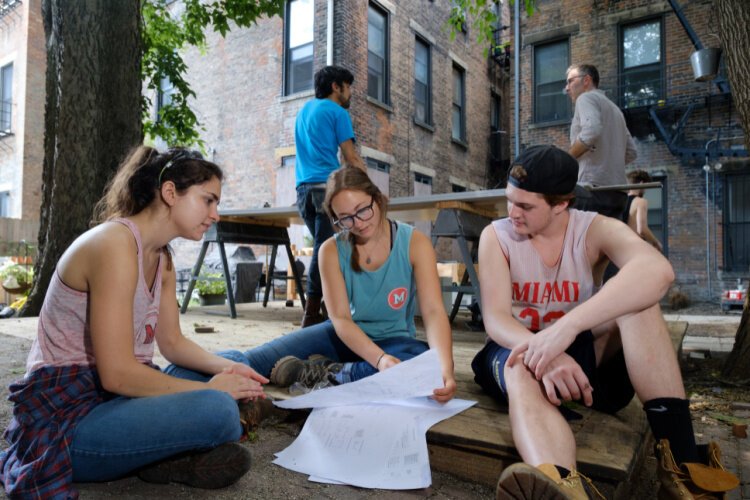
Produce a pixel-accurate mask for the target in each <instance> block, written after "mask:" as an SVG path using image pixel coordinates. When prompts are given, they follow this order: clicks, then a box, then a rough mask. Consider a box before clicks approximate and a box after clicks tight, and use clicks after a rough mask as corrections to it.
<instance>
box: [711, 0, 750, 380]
mask: <svg viewBox="0 0 750 500" xmlns="http://www.w3.org/2000/svg"><path fill="white" fill-rule="evenodd" d="M715 6H716V13H717V18H718V21H719V29H718V32H719V37H720V38H721V45H722V48H723V49H724V50H723V57H724V58H725V59H724V60H725V62H726V66H727V74H728V78H729V84H730V85H731V86H732V99H733V100H734V104H735V106H737V112H738V113H739V116H740V123H741V124H742V130H744V131H745V148H746V149H747V150H750V50H748V47H750V31H749V30H748V26H750V2H748V1H747V0H716V2H715ZM749 316H750V312H748V301H747V300H745V307H744V308H743V311H742V320H741V321H740V326H739V328H738V329H737V335H736V336H735V340H734V347H733V348H732V352H731V354H730V355H729V358H727V361H726V363H725V364H724V369H723V370H722V376H723V377H725V378H729V379H734V380H750V317H749Z"/></svg>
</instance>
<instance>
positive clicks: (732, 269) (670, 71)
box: [509, 0, 750, 300]
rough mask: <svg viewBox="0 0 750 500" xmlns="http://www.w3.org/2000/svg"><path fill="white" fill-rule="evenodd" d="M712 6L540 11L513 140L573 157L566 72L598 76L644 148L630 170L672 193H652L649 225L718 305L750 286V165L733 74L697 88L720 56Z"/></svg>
mask: <svg viewBox="0 0 750 500" xmlns="http://www.w3.org/2000/svg"><path fill="white" fill-rule="evenodd" d="M712 3H713V2H712V1H711V0H695V1H690V2H686V1H677V0H674V1H671V2H670V1H639V0H624V1H617V2H615V1H605V2H598V1H593V0H538V1H537V3H536V11H535V13H534V14H533V15H532V16H531V17H528V16H526V15H525V14H522V18H521V30H520V33H521V47H520V51H521V52H520V54H521V67H520V72H519V73H520V89H521V90H520V95H519V105H520V126H519V127H518V130H517V131H512V134H513V140H515V134H516V133H517V134H518V138H519V143H520V144H521V147H524V146H527V145H531V144H540V143H553V144H556V145H558V146H560V147H565V148H567V147H568V146H569V145H570V140H569V130H570V119H571V117H572V113H573V109H572V106H571V104H570V100H569V98H568V97H567V95H565V94H564V90H563V89H564V87H565V83H566V82H565V79H566V76H565V73H566V69H567V68H568V66H569V65H571V64H582V63H585V64H593V65H595V66H596V67H597V68H598V70H599V73H600V76H601V82H600V85H599V88H600V89H602V90H603V91H604V92H605V93H606V94H607V96H608V97H609V98H610V99H611V100H612V101H614V102H615V103H617V104H618V106H619V107H620V108H621V109H622V110H623V113H624V115H625V118H626V121H627V123H628V127H629V129H630V131H631V134H632V135H633V136H634V138H635V139H636V142H637V146H638V159H637V160H636V161H635V162H634V163H632V164H631V165H629V166H628V169H635V168H639V169H643V170H646V171H648V172H649V173H650V174H651V175H652V177H654V179H655V180H658V181H661V182H662V184H663V189H662V190H661V191H659V190H649V191H648V192H647V195H646V196H647V198H648V199H649V206H650V214H649V224H650V225H651V228H652V230H653V231H654V233H655V234H656V235H657V237H659V239H660V240H661V242H662V243H663V245H664V248H665V252H666V253H667V255H668V257H669V260H670V261H671V262H672V265H673V266H674V269H675V271H676V275H677V279H676V284H677V286H678V287H679V288H680V290H681V291H682V292H684V293H686V294H688V295H689V296H690V297H692V298H693V299H711V300H716V299H717V298H718V296H719V293H720V291H721V289H722V288H725V287H727V286H730V284H733V283H734V282H736V279H738V278H747V277H748V276H750V245H748V243H750V225H749V224H748V222H750V168H749V167H750V164H749V163H748V160H747V156H748V154H747V151H746V150H745V146H744V144H745V142H744V134H743V132H742V129H741V127H740V124H739V119H738V115H737V113H736V109H735V107H734V106H733V103H732V94H731V89H730V88H729V85H728V83H727V81H726V78H725V77H724V74H725V72H724V70H723V67H722V68H721V72H720V73H719V76H718V78H716V79H715V80H712V81H705V82H697V81H695V75H694V73H693V70H692V67H691V63H690V56H691V54H692V53H693V52H694V51H695V50H696V48H697V47H718V46H719V40H718V36H717V33H716V30H717V21H716V18H715V14H714V13H713V6H712ZM680 4H682V5H680ZM513 99H514V97H511V99H510V100H511V101H513ZM509 104H511V103H509ZM704 165H708V167H706V168H704Z"/></svg>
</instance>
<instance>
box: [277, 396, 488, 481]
mask: <svg viewBox="0 0 750 500" xmlns="http://www.w3.org/2000/svg"><path fill="white" fill-rule="evenodd" d="M404 403H406V404H404V405H401V404H398V403H395V404H360V405H355V406H334V407H328V408H316V409H315V410H313V412H312V413H311V414H310V416H309V417H308V418H307V422H306V423H305V427H304V428H303V429H302V432H301V433H300V435H299V436H298V437H297V439H296V440H295V441H294V442H293V443H292V444H291V445H290V446H289V447H288V448H286V449H285V450H284V451H282V452H280V453H278V454H277V458H276V460H274V462H273V463H275V464H277V465H281V466H282V467H285V468H287V469H291V470H294V471H297V472H301V473H304V474H308V475H311V476H312V477H311V479H312V480H315V481H318V482H332V483H345V484H351V485H354V486H359V487H362V488H383V489H391V490H400V489H415V488H426V487H427V486H429V485H430V484H431V483H432V475H431V473H430V462H429V455H428V452H427V441H426V439H425V433H426V432H427V430H428V429H429V428H430V427H432V426H433V425H435V424H436V423H438V422H440V421H441V420H444V419H446V418H449V417H452V416H453V415H455V414H457V413H460V412H461V411H463V410H465V409H467V408H469V407H471V406H472V405H473V404H474V403H475V402H474V401H464V400H452V401H450V402H448V403H446V404H444V405H441V404H440V403H436V402H434V401H432V400H430V399H428V398H420V399H419V400H410V401H408V402H406V401H405V402H404Z"/></svg>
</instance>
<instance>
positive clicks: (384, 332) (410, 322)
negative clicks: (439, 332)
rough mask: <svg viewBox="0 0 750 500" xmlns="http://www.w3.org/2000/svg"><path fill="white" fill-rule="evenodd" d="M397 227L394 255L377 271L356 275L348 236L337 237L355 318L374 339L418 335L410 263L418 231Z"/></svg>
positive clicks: (414, 293) (341, 264)
mask: <svg viewBox="0 0 750 500" xmlns="http://www.w3.org/2000/svg"><path fill="white" fill-rule="evenodd" d="M397 224H398V230H397V231H396V239H395V240H394V242H393V248H392V249H391V254H390V255H389V256H388V259H387V260H386V261H385V262H384V263H383V265H382V266H380V267H379V268H378V269H377V270H375V271H367V270H364V269H363V270H362V272H359V273H357V272H355V271H354V270H353V269H352V266H351V264H350V262H351V260H350V259H351V255H352V247H351V245H350V244H349V241H348V239H347V237H346V233H338V234H337V235H336V248H337V249H338V254H339V266H340V267H341V272H342V274H343V275H344V283H345V284H346V294H347V297H348V298H349V310H350V311H351V314H352V319H353V320H354V322H355V323H356V324H357V326H359V327H360V328H361V329H362V330H363V331H364V332H365V333H366V334H367V336H368V337H370V338H371V339H373V340H383V339H387V338H391V337H404V336H406V337H412V338H414V337H415V336H416V334H417V330H416V328H415V326H414V310H415V306H416V303H415V302H414V301H415V299H416V285H415V282H414V269H413V268H412V266H411V262H410V260H409V247H410V246H411V235H412V231H413V230H414V228H412V227H411V226H408V225H406V224H401V223H397Z"/></svg>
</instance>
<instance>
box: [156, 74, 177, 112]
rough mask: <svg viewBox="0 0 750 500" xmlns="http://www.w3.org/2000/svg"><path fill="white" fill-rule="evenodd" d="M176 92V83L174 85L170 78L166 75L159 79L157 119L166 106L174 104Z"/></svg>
mask: <svg viewBox="0 0 750 500" xmlns="http://www.w3.org/2000/svg"><path fill="white" fill-rule="evenodd" d="M175 92H176V90H175V88H174V85H172V82H171V81H170V80H169V78H167V77H164V78H162V79H161V80H159V91H158V93H157V97H156V111H157V120H158V119H159V118H160V117H159V115H160V113H159V111H161V109H162V108H163V107H164V106H169V105H170V104H172V96H173V95H174V94H175Z"/></svg>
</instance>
